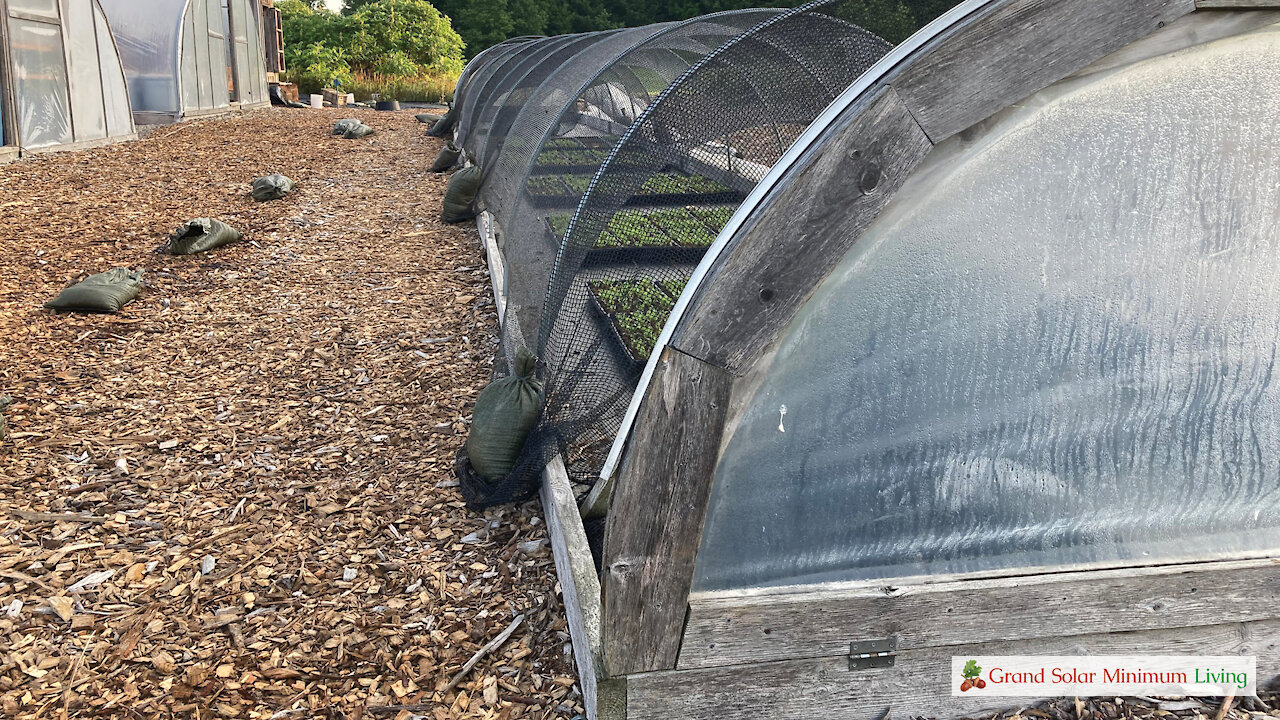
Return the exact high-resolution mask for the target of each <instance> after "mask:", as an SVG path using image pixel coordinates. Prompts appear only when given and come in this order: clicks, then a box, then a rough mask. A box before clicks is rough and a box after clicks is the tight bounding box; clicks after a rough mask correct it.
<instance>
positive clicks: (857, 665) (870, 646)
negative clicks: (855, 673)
mask: <svg viewBox="0 0 1280 720" xmlns="http://www.w3.org/2000/svg"><path fill="white" fill-rule="evenodd" d="M897 649H898V641H897V639H895V638H885V639H884V640H861V641H858V642H852V643H849V669H850V670H871V669H873V668H886V667H893V660H894V657H895V655H894V653H895V652H896V651H897Z"/></svg>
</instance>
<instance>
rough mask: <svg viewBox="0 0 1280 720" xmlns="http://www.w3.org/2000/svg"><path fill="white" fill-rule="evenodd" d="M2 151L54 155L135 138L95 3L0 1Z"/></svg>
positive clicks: (114, 59)
mask: <svg viewBox="0 0 1280 720" xmlns="http://www.w3.org/2000/svg"><path fill="white" fill-rule="evenodd" d="M0 7H3V8H4V14H5V23H6V26H5V31H6V32H5V34H4V37H5V40H6V44H7V46H8V47H7V48H6V50H7V58H8V61H9V72H8V73H7V78H8V81H9V82H10V83H11V85H12V87H11V88H7V89H6V92H4V103H3V113H2V115H3V124H4V140H5V142H4V145H5V146H6V148H7V149H8V150H9V152H10V154H13V153H16V152H18V151H19V150H21V151H22V152H27V151H33V150H56V149H67V148H72V147H83V146H86V145H93V144H99V143H104V142H111V141H115V140H125V139H129V138H132V137H134V136H135V134H134V127H133V119H132V117H131V116H130V113H129V98H128V91H127V90H126V87H125V79H124V73H123V71H122V69H121V63H120V56H119V54H118V53H117V52H116V45H115V42H114V40H113V38H112V34H111V30H110V28H109V27H108V24H107V17H106V15H105V14H104V13H103V11H102V8H101V7H100V6H99V4H98V2H97V0H7V2H0Z"/></svg>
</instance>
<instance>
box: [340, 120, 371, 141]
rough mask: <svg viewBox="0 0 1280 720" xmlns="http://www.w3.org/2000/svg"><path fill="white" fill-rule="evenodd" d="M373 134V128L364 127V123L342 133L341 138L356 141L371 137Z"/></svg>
mask: <svg viewBox="0 0 1280 720" xmlns="http://www.w3.org/2000/svg"><path fill="white" fill-rule="evenodd" d="M374 132H375V131H374V129H373V128H371V127H369V126H368V125H365V124H364V123H360V124H359V125H357V126H355V127H353V128H351V129H349V130H347V131H346V132H345V133H343V134H342V137H344V138H346V139H348V140H358V139H360V138H362V137H365V136H367V135H372V134H373V133H374Z"/></svg>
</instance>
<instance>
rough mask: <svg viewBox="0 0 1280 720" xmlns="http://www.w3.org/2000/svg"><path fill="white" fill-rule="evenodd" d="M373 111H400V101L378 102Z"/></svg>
mask: <svg viewBox="0 0 1280 720" xmlns="http://www.w3.org/2000/svg"><path fill="white" fill-rule="evenodd" d="M374 109H376V110H399V109H400V101H399V100H379V101H378V104H377V105H375V106H374Z"/></svg>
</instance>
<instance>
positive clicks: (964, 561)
mask: <svg viewBox="0 0 1280 720" xmlns="http://www.w3.org/2000/svg"><path fill="white" fill-rule="evenodd" d="M859 4H860V3H854V2H816V3H812V4H810V5H807V6H804V7H802V8H799V9H796V10H793V11H777V12H772V13H771V14H767V15H764V16H761V17H758V18H756V22H754V23H753V24H752V25H751V26H750V27H748V28H744V29H743V31H741V32H738V33H736V34H731V35H728V36H726V37H723V38H721V39H720V40H719V42H718V44H716V45H715V47H714V48H711V49H709V50H707V51H705V52H702V53H701V54H700V55H698V56H697V57H692V56H691V54H688V53H685V52H683V48H677V50H679V51H674V52H668V53H667V56H666V58H670V57H675V58H678V59H679V60H678V61H676V62H679V61H683V62H685V67H684V69H682V70H679V71H674V75H672V76H665V75H662V74H661V73H662V71H659V77H658V78H649V77H648V76H647V74H646V69H647V68H648V65H646V64H645V63H647V62H655V64H657V63H656V61H657V59H658V58H662V57H663V55H662V52H661V50H663V49H665V48H663V47H661V46H659V45H658V44H657V43H658V42H660V40H661V38H662V37H664V36H677V35H676V34H677V33H678V30H675V29H672V28H666V29H663V30H661V31H653V30H650V29H645V28H640V29H634V30H624V31H619V32H617V33H616V34H613V35H610V36H608V37H605V38H601V39H598V40H592V39H590V37H589V36H588V37H587V38H586V39H583V38H577V39H570V38H561V39H559V40H558V41H557V40H556V39H554V38H550V39H547V40H546V41H544V42H545V44H544V45H543V46H542V47H543V48H544V54H541V55H540V54H538V53H529V54H526V55H524V56H523V57H518V56H517V55H516V54H514V53H512V54H509V55H508V56H507V58H506V63H505V65H506V67H505V69H502V68H492V69H491V70H492V71H491V72H490V74H489V76H490V78H491V80H490V82H492V83H495V84H494V85H493V86H492V88H493V89H492V91H491V92H490V93H489V94H488V97H487V99H486V100H485V101H484V102H482V103H479V104H477V105H476V106H475V107H474V108H473V109H474V110H475V112H476V113H477V114H476V116H475V119H474V120H473V121H472V123H471V125H470V128H471V130H470V132H469V135H468V136H467V137H466V138H465V145H466V147H467V150H468V152H469V154H470V156H471V157H472V159H473V160H476V161H478V160H479V159H480V158H485V160H484V161H483V162H481V165H482V169H483V170H484V172H485V175H486V181H485V185H484V186H483V187H482V189H481V203H480V207H481V208H482V209H483V210H485V211H486V213H487V219H486V221H485V222H486V223H487V224H485V232H486V234H487V237H489V238H490V239H491V241H492V243H493V247H496V248H497V249H499V250H500V251H501V255H502V256H503V257H505V261H506V274H505V283H504V285H503V286H502V287H501V290H502V294H503V296H504V299H506V300H507V301H508V302H509V303H510V305H508V311H507V313H506V318H505V320H504V327H503V341H504V348H503V352H500V353H499V356H500V357H499V365H500V366H501V364H502V356H504V355H506V354H508V353H510V351H511V349H512V346H513V345H519V344H528V345H529V346H531V347H533V348H534V349H535V350H536V352H537V354H538V355H539V357H540V358H541V360H542V362H543V363H544V365H545V367H543V368H542V370H541V375H540V378H541V379H543V380H544V382H545V383H546V390H547V399H546V406H545V408H544V411H543V416H542V417H541V419H540V421H539V425H538V427H537V428H536V429H535V431H534V433H533V435H532V436H531V437H530V440H529V442H528V444H527V445H526V449H525V450H526V452H525V456H524V457H522V463H524V465H523V466H522V467H520V468H518V469H519V470H520V471H521V472H524V473H528V474H534V473H537V471H539V470H542V473H541V475H538V476H537V477H536V480H535V481H536V482H542V483H543V486H542V490H541V491H542V500H543V506H544V508H546V509H547V513H548V515H547V517H548V525H549V527H551V528H552V532H553V536H555V535H556V534H557V533H559V534H560V535H563V538H564V539H562V540H561V545H566V544H567V546H570V549H563V548H562V547H560V546H557V554H556V560H557V568H558V574H559V577H560V579H561V581H562V583H564V582H568V583H569V584H570V585H571V586H572V587H571V588H570V589H569V590H566V599H567V604H569V605H573V606H581V607H583V608H584V610H583V611H582V614H583V617H582V618H581V619H579V621H578V625H576V626H574V628H573V629H574V633H573V637H574V650H575V657H576V658H577V659H578V662H579V667H580V668H581V669H582V673H583V675H584V677H585V678H589V679H590V683H589V684H590V688H589V689H587V690H586V691H585V694H586V695H587V700H588V712H587V714H588V717H611V718H615V717H616V718H621V717H635V718H659V717H670V716H677V715H678V716H681V717H689V718H708V719H710V718H719V717H723V716H724V715H725V712H726V709H727V708H732V709H733V710H734V711H737V712H738V713H739V714H741V715H742V716H744V717H745V716H756V717H787V718H791V717H801V716H802V715H798V714H797V713H796V712H793V707H791V706H788V707H786V708H779V707H778V706H777V703H776V696H777V695H778V694H779V693H782V694H785V695H786V696H788V697H794V698H795V699H796V703H795V704H794V707H799V708H810V707H819V708H822V709H823V710H824V711H827V712H828V713H829V716H830V717H841V718H854V717H869V716H873V715H877V714H880V713H882V712H883V711H884V708H885V707H892V709H893V711H894V713H898V712H899V711H902V712H908V713H910V714H913V715H914V714H919V713H933V714H934V715H935V716H938V717H958V716H974V713H979V712H982V711H991V710H998V709H1001V708H1000V707H998V706H996V705H992V704H991V701H990V700H989V699H984V698H981V697H975V696H967V697H958V696H957V697H952V695H951V692H950V690H948V689H946V688H942V687H941V686H939V687H938V688H935V687H934V685H938V683H936V682H934V683H933V684H930V682H929V679H930V678H937V677H941V676H942V675H943V674H945V673H946V668H947V667H949V666H948V665H946V663H949V662H950V657H951V656H952V655H955V654H957V653H967V654H973V655H983V654H990V653H992V652H994V653H995V654H999V653H1002V652H1003V653H1012V654H1036V653H1042V654H1043V653H1049V654H1053V653H1058V654H1064V653H1079V652H1084V653H1086V654H1107V653H1120V654H1125V653H1130V654H1143V653H1151V654H1161V652H1162V651H1165V650H1167V648H1168V647H1169V643H1170V642H1176V644H1177V647H1179V648H1181V649H1183V650H1185V651H1187V652H1192V653H1206V652H1207V653H1208V654H1214V653H1219V654H1224V655H1226V654H1243V655H1257V656H1258V671H1259V677H1260V678H1263V679H1264V680H1265V679H1269V678H1271V677H1272V676H1275V675H1276V674H1277V673H1280V666H1277V665H1276V660H1275V658H1276V657H1277V656H1276V655H1275V653H1274V652H1270V654H1268V653H1269V651H1271V650H1274V649H1275V648H1277V647H1280V617H1278V616H1277V611H1276V609H1275V608H1276V607H1277V604H1276V602H1277V601H1278V600H1280V576H1277V573H1276V570H1275V567H1276V566H1275V558H1277V557H1280V519H1278V518H1280V481H1277V479H1276V478H1277V477H1280V451H1277V448H1280V442H1278V441H1280V437H1277V432H1278V430H1277V428H1280V417H1278V415H1280V390H1277V387H1276V386H1275V385H1273V375H1274V370H1275V359H1276V355H1277V352H1276V351H1277V343H1278V342H1280V340H1278V338H1280V297H1278V296H1277V290H1276V288H1277V287H1280V277H1277V273H1278V272H1280V270H1277V268H1280V214H1277V211H1276V208H1277V207H1280V128H1277V126H1276V124H1275V122H1274V120H1273V119H1274V117H1276V115H1277V111H1280V85H1278V84H1277V83H1276V82H1275V77H1277V71H1280V3H1277V2H1273V1H1271V0H1247V1H1246V2H1244V3H1243V4H1238V3H1232V4H1231V5H1232V6H1230V7H1227V6H1223V5H1217V4H1214V3H1210V2H1204V3H1197V2H1194V1H1193V0H1124V1H1123V2H1114V1H1113V0H1062V1H1061V2H1057V3H1042V2H1038V1H1037V0H968V1H967V2H964V3H961V4H960V5H959V6H957V7H955V8H953V9H952V10H950V11H948V12H947V13H946V14H945V15H943V16H942V17H940V18H938V19H937V20H936V21H935V22H933V23H931V24H930V25H929V26H928V27H926V28H924V29H923V30H921V31H920V32H918V33H917V34H916V35H914V36H912V37H911V38H909V39H908V40H907V41H905V42H904V43H903V44H901V45H900V46H898V47H896V48H892V49H890V48H889V47H888V45H887V44H885V43H884V42H883V41H879V40H878V39H877V38H875V37H874V36H872V35H870V34H869V33H866V32H865V31H863V30H860V29H858V28H857V27H856V26H855V25H854V24H853V23H851V22H849V21H850V19H851V18H852V17H855V16H854V15H852V13H851V11H852V10H853V9H854V8H855V7H856V6H857V5H859ZM699 21H701V22H708V19H706V18H703V19H699V20H695V21H689V22H690V23H696V22H699ZM682 26H683V25H677V26H675V27H677V28H678V27H682ZM644 33H649V34H648V35H647V36H646V35H644ZM628 34H632V35H631V38H634V39H632V41H631V42H630V44H629V45H628V47H627V50H626V51H625V52H622V53H614V54H613V56H612V57H611V58H610V59H608V60H605V61H603V62H597V65H596V67H598V68H603V69H602V70H600V71H598V72H593V73H590V74H585V72H584V74H583V75H582V76H581V77H582V79H581V80H580V81H578V82H576V83H562V84H560V85H557V84H556V82H555V80H556V77H557V73H563V72H565V71H563V70H560V71H553V72H552V73H550V74H549V75H548V77H547V79H546V80H544V81H542V82H537V79H536V78H529V77H527V73H530V72H532V71H533V69H534V68H538V67H547V68H549V67H550V65H553V64H554V63H547V62H545V61H542V60H540V59H539V58H545V57H547V54H548V53H558V54H559V55H558V57H564V58H566V60H564V61H563V64H564V65H566V66H567V65H570V64H573V63H574V61H575V60H576V59H578V58H587V57H592V58H595V57H599V56H600V55H605V54H606V52H607V51H605V50H604V48H605V47H606V46H608V45H609V44H610V43H612V42H615V41H617V42H621V41H622V39H623V38H626V37H627V36H628ZM631 38H629V39H631ZM615 39H616V40H615ZM655 48H656V49H657V52H650V51H651V50H654V49H655ZM615 58H616V59H615ZM624 58H631V59H632V60H634V61H635V62H634V64H629V63H624V62H621V61H622V59H624ZM666 58H664V59H666ZM557 61H559V60H557ZM673 64H675V63H674V62H673ZM580 72H582V71H580ZM521 73H526V75H521ZM535 83H536V85H535ZM659 84H660V85H661V87H658V86H659ZM563 87H571V88H572V90H571V91H569V92H568V93H567V94H566V95H565V96H564V97H563V98H554V102H553V103H552V104H551V106H550V107H551V111H550V112H549V111H548V109H547V106H545V105H544V104H542V103H540V99H541V98H542V97H549V96H551V95H552V92H544V89H546V90H550V91H559V88H563ZM637 88H639V90H637ZM525 89H532V92H529V93H528V94H527V95H525V94H523V93H520V92H518V91H520V90H525ZM529 97H532V98H533V100H532V101H530V100H528V99H527V98H529ZM509 101H510V102H512V103H513V106H514V105H518V104H519V103H526V106H525V107H523V108H520V109H519V110H518V111H517V112H516V116H515V119H514V121H512V122H511V123H510V124H509V125H505V124H504V123H502V122H497V121H496V120H497V118H499V117H501V116H502V113H503V112H504V109H505V107H504V104H505V103H507V102H509ZM495 108H496V109H495ZM489 117H492V118H494V121H492V122H491V121H489V120H487V119H486V118H489ZM535 120H536V122H535ZM523 126H529V127H531V128H532V130H531V131H530V132H527V133H524V134H523V135H520V134H518V133H519V131H520V130H521V128H522V127H523ZM513 138H518V139H513ZM486 152H488V155H486V154H485V153H486ZM548 248H551V249H554V261H553V263H551V264H550V270H549V272H548V273H547V274H545V275H543V274H541V273H542V271H543V269H545V268H547V267H548V265H547V263H546V262H545V254H544V253H545V252H546V251H547V249H548ZM522 283H524V284H525V285H524V287H521V284H522ZM495 287H497V286H495ZM534 304H536V305H537V309H536V310H531V306H532V305H534ZM531 323H536V325H531ZM501 372H502V368H501V367H500V368H499V373H500V374H501ZM606 453H607V454H606ZM561 461H563V466H564V467H562V466H561ZM543 466H545V470H543ZM566 467H567V473H566ZM514 474H515V473H513V475H514ZM561 477H562V478H563V479H562V480H558V479H557V478H561ZM509 480H510V478H505V479H504V480H503V482H507V481H509ZM593 482H594V485H592V483H593ZM587 485H592V486H591V487H590V488H589V490H588V488H587V487H585V486H587ZM602 517H604V518H606V522H607V530H606V531H605V536H604V538H603V548H602V549H601V548H600V547H598V546H597V547H593V548H592V551H594V552H595V553H597V554H599V555H600V556H598V557H597V558H596V559H597V561H598V563H599V564H598V565H597V566H596V567H595V568H594V572H592V570H591V569H590V568H589V565H590V562H591V558H590V555H591V554H592V553H591V552H588V553H587V554H586V557H587V559H586V560H584V561H575V558H576V557H578V556H575V555H574V551H573V550H572V548H571V546H572V545H573V538H574V537H576V535H577V534H580V533H582V522H583V521H584V520H585V521H587V526H588V527H587V532H588V534H589V533H590V532H591V524H592V522H593V521H594V522H596V523H599V521H600V518H602ZM575 528H576V529H575ZM584 542H585V541H584ZM562 550H563V553H564V555H565V556H567V557H566V558H562ZM575 562H578V563H579V564H576V565H575ZM581 563H586V564H587V567H586V569H584V567H583V565H582V564H581ZM570 598H571V599H572V600H571V601H570ZM1242 598H1243V599H1242ZM1049 606H1052V607H1054V612H1053V613H1051V614H1049V615H1051V616H1049V617H1047V616H1046V612H1045V608H1046V607H1049ZM940 608H945V609H946V612H945V613H942V612H940ZM993 612H995V613H998V614H999V615H998V616H999V617H1000V622H998V623H991V622H989V619H990V618H991V617H992V613H993ZM597 621H598V622H597ZM571 624H572V623H571ZM1175 639H1176V640H1175ZM864 646H865V647H871V648H877V650H876V652H885V653H887V654H888V655H889V656H894V655H895V654H896V656H897V659H898V661H899V662H898V665H897V667H896V668H894V669H892V670H886V671H884V672H883V673H881V674H878V675H877V674H860V673H858V672H855V666H854V663H853V660H854V659H855V657H854V656H855V654H856V652H857V648H859V647H864ZM1219 651H1220V652H1219ZM815 678H816V680H815ZM907 686H910V687H913V688H916V689H918V690H919V692H918V693H913V694H912V695H911V697H909V698H908V697H904V696H903V694H902V688H903V687H907ZM597 693H598V695H597ZM597 700H598V704H596V701H597ZM984 703H985V704H984Z"/></svg>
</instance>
